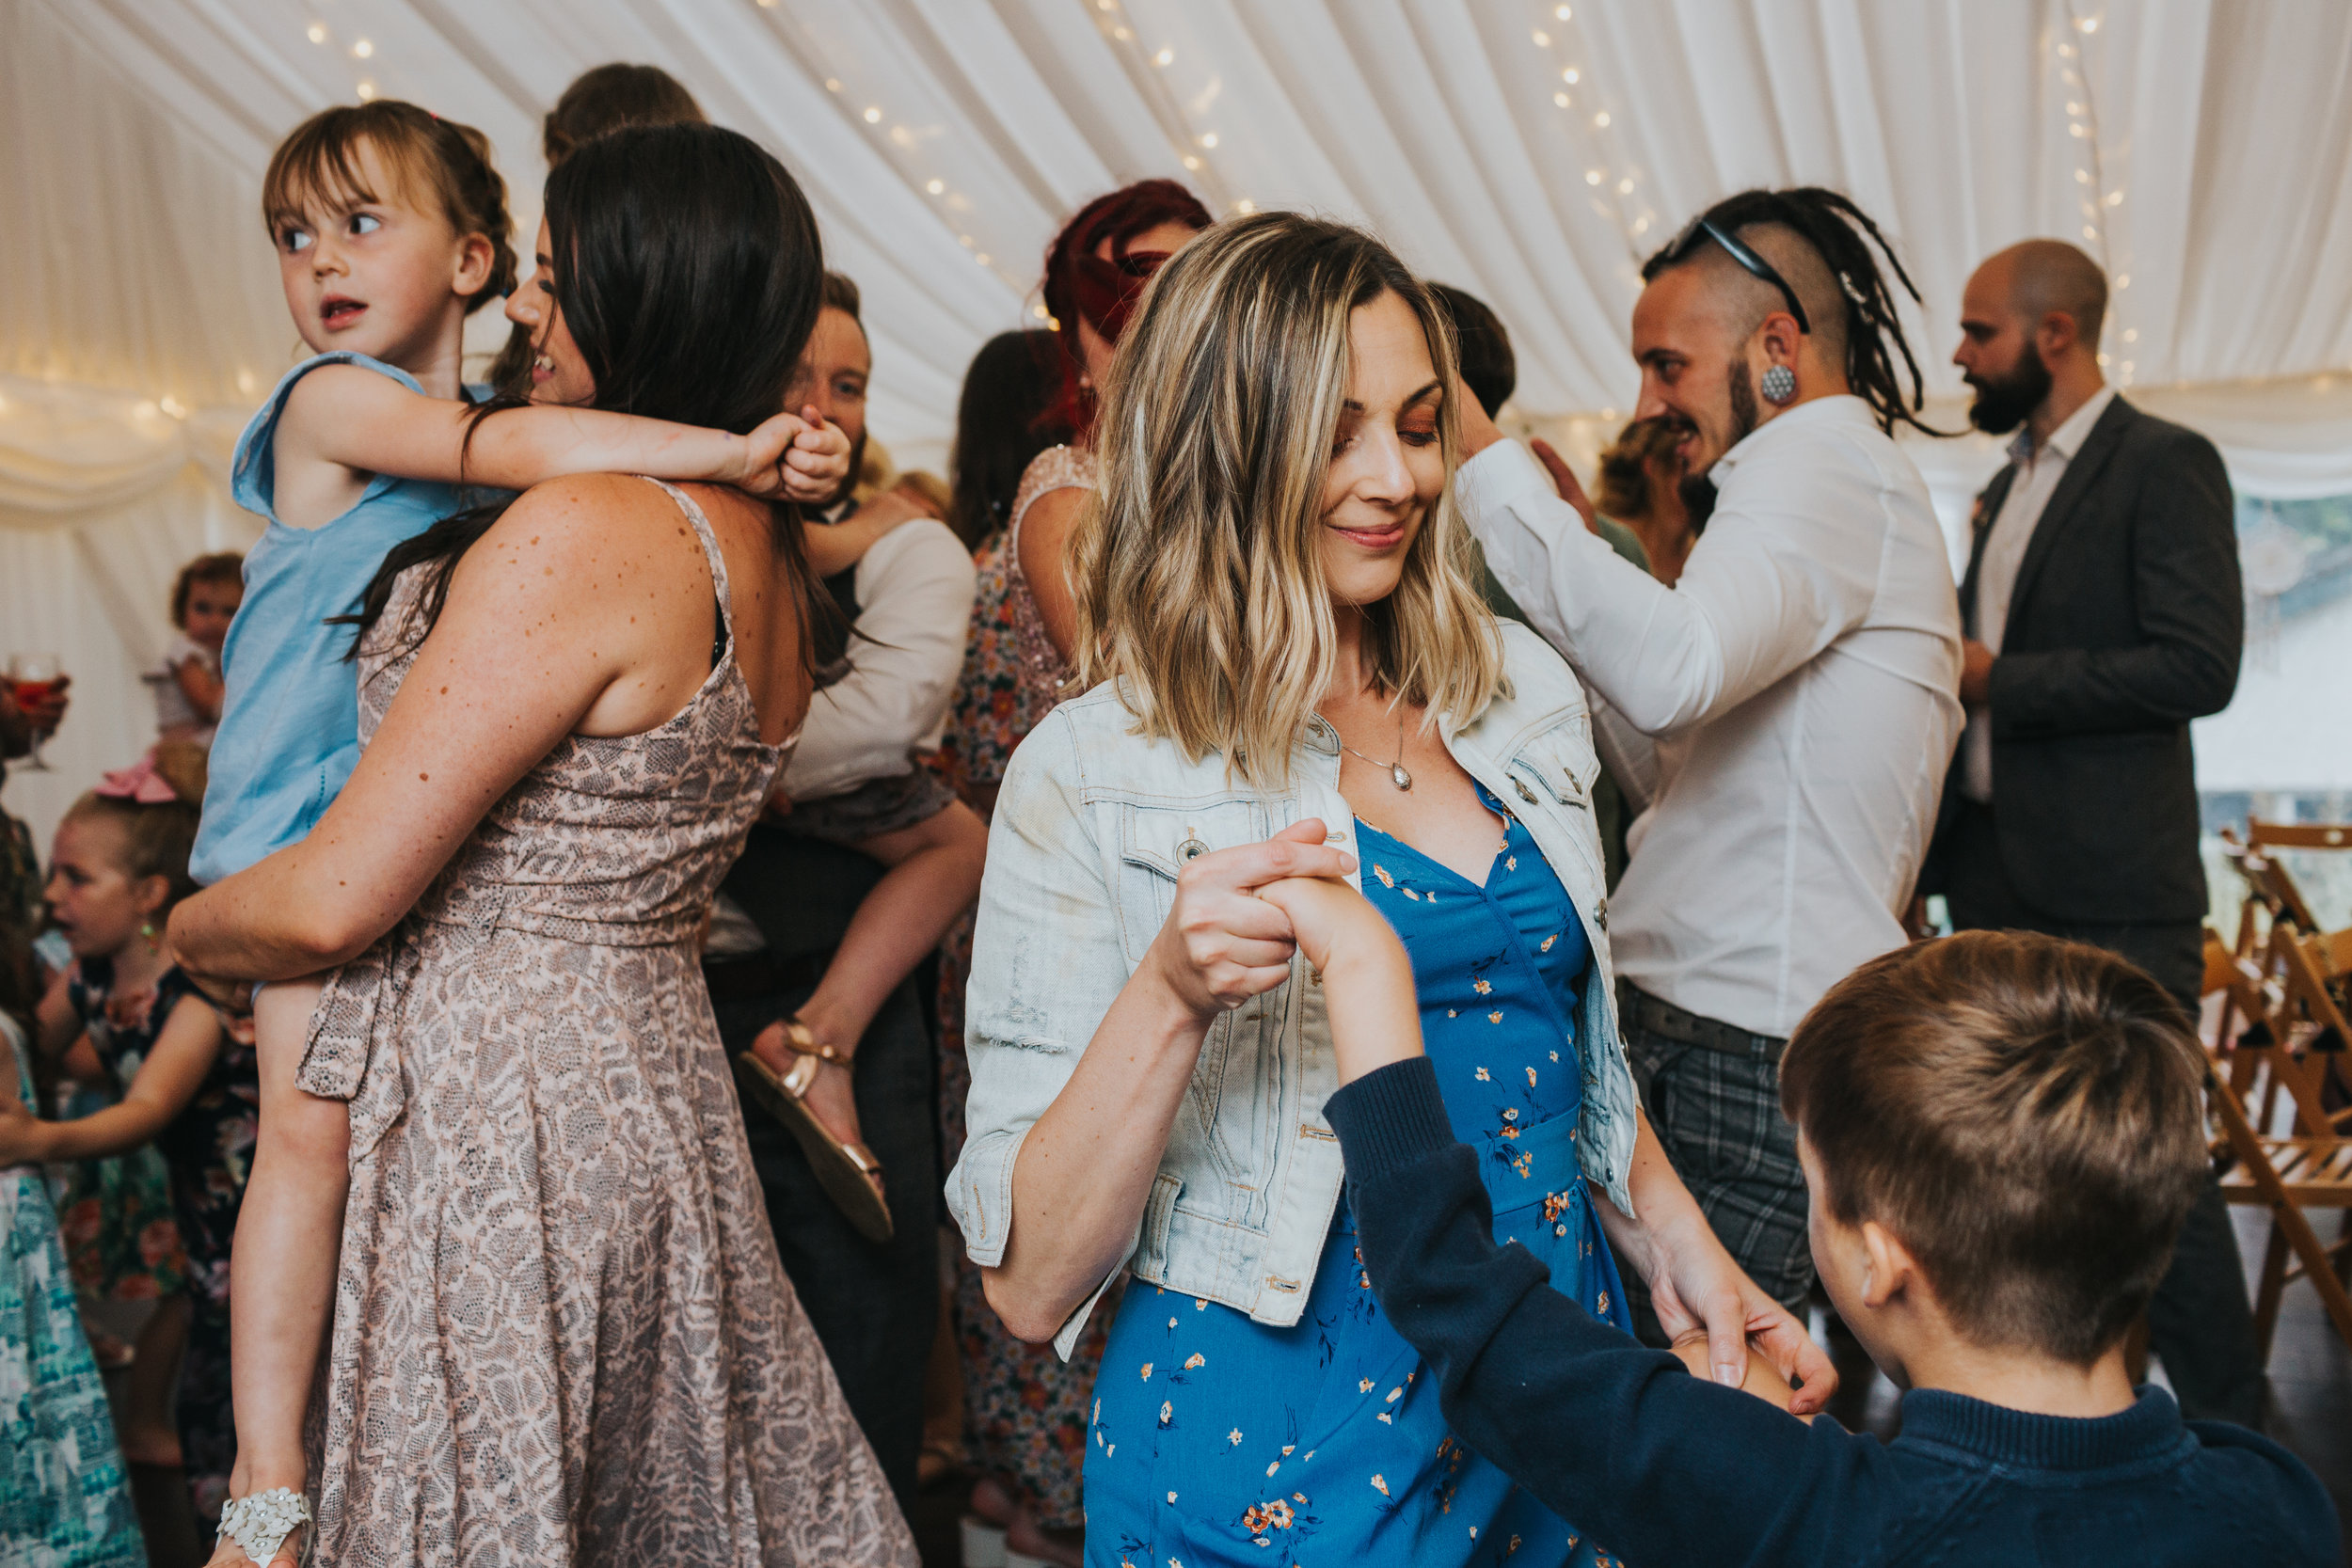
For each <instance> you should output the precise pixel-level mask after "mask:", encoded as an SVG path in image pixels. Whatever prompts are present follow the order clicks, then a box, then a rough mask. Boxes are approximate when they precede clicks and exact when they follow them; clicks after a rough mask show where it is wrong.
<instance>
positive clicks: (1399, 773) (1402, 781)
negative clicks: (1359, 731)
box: [1331, 710, 1413, 793]
mask: <svg viewBox="0 0 2352 1568" xmlns="http://www.w3.org/2000/svg"><path fill="white" fill-rule="evenodd" d="M1331 733H1332V734H1333V735H1337V734H1338V733H1339V726H1338V725H1336V724H1334V725H1332V726H1331ZM1340 750H1341V751H1343V752H1347V753H1348V754H1349V755H1350V756H1358V757H1363V758H1364V760H1365V761H1366V762H1368V763H1370V764H1372V765H1373V766H1374V767H1375V768H1387V769H1388V770H1389V783H1391V784H1394V785H1395V786H1396V787H1397V789H1398V791H1399V792H1400V793H1401V792H1403V791H1405V790H1408V789H1410V788H1412V787H1413V776H1412V775H1411V774H1410V773H1407V772H1406V771H1405V715H1404V713H1403V711H1402V710H1400V711H1399V712H1398V714H1397V716H1396V760H1395V761H1394V762H1382V761H1381V760H1380V759H1379V758H1378V757H1365V756H1364V753H1363V752H1359V751H1358V750H1356V748H1355V747H1353V746H1350V745H1349V744H1348V743H1347V742H1346V741H1344V740H1343V741H1341V742H1340Z"/></svg>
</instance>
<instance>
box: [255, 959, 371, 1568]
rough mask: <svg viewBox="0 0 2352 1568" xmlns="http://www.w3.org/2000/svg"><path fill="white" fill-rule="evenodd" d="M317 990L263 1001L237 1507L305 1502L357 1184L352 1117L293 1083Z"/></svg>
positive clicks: (278, 988)
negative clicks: (314, 1399) (312, 1407)
mask: <svg viewBox="0 0 2352 1568" xmlns="http://www.w3.org/2000/svg"><path fill="white" fill-rule="evenodd" d="M319 990H320V984H319V982H318V981H316V980H296V981H292V982H289V983H287V984H283V985H272V986H269V987H266V988H265V989H264V990H262V993H261V994H260V995H259V996H257V997H256V998H254V1006H253V1024H254V1050H255V1053H256V1056H257V1058H258V1065H259V1067H260V1069H261V1080H262V1118H261V1131H260V1136H259V1140H258V1142H257V1143H256V1145H255V1148H254V1151H253V1171H252V1176H251V1178H250V1180H248V1181H247V1183H246V1193H245V1204H244V1207H243V1209H242V1210H241V1211H240V1212H239V1213H238V1215H237V1236H236V1243H235V1245H234V1247H233V1248H232V1249H231V1251H230V1261H229V1277H230V1368H231V1372H230V1379H231V1386H232V1387H233V1389H234V1391H235V1393H234V1402H235V1407H236V1425H237V1466H236V1471H235V1474H234V1477H233V1479H232V1480H231V1481H230V1496H232V1497H250V1496H252V1495H253V1494H255V1493H257V1492H265V1491H267V1490H269V1489H270V1488H272V1487H276V1486H287V1487H292V1488H293V1489H294V1490H295V1491H297V1492H299V1491H302V1490H303V1488H304V1484H305V1479H306V1478H305V1476H304V1473H303V1471H304V1465H303V1454H302V1418H303V1413H304V1411H305V1410H306V1409H307V1408H308V1407H309V1404H310V1380H311V1377H312V1376H313V1374H314V1372H315V1370H316V1369H317V1366H318V1361H319V1354H320V1350H321V1347H322V1345H323V1343H324V1341H325V1339H326V1322H327V1313H328V1308H329V1307H330V1305H331V1303H332V1301H333V1299H334V1290H335V1266H336V1260H337V1254H338V1252H339V1250H340V1248H341V1246H342V1224H343V1196H344V1194H345V1192H346V1190H347V1189H348V1188H349V1185H350V1171H349V1168H348V1165H347V1164H346V1158H347V1155H348V1152H349V1148H350V1143H351V1115H350V1111H349V1109H348V1107H346V1106H345V1105H344V1103H343V1102H342V1101H340V1100H321V1099H319V1098H318V1097H317V1096H315V1095H310V1094H306V1093H304V1092H303V1091H302V1090H301V1089H300V1088H298V1087H296V1086H295V1084H294V1071H295V1069H297V1068H298V1067H299V1066H300V1065H301V1061H302V1049H303V1045H304V1043H305V1041H306V1039H307V1038H308V1037H309V1034H310V1011H311V1008H312V1007H313V1006H315V1005H316V1004H317V1002H318V996H319ZM230 1549H232V1550H233V1548H230ZM231 1560H233V1559H231Z"/></svg>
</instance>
